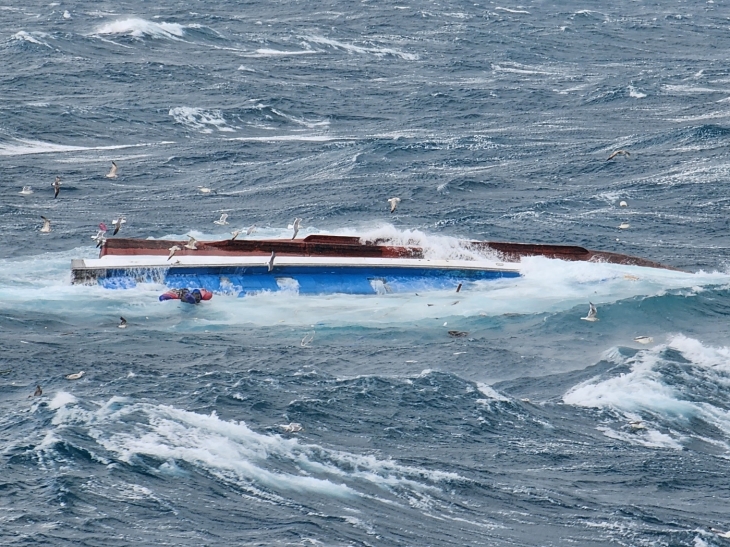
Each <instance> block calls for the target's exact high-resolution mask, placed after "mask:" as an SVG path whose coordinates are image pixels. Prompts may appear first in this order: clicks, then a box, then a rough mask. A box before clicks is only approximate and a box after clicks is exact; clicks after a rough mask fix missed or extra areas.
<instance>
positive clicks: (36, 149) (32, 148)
mask: <svg viewBox="0 0 730 547" xmlns="http://www.w3.org/2000/svg"><path fill="white" fill-rule="evenodd" d="M160 144H173V143H172V142H171V141H162V142H156V143H140V144H116V145H110V146H72V145H68V144H55V143H51V142H44V141H36V140H31V139H13V141H11V142H4V143H0V156H24V155H27V154H51V153H65V152H83V151H87V150H122V149H124V148H137V147H142V146H155V145H160Z"/></svg>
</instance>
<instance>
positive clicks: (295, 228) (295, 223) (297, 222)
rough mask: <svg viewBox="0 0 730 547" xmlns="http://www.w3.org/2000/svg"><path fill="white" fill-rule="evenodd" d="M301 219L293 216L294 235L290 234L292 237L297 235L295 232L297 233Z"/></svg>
mask: <svg viewBox="0 0 730 547" xmlns="http://www.w3.org/2000/svg"><path fill="white" fill-rule="evenodd" d="M301 222H302V219H301V218H295V219H294V224H292V228H294V235H293V236H291V238H292V239H294V238H295V237H297V234H298V233H299V225H300V224H301Z"/></svg>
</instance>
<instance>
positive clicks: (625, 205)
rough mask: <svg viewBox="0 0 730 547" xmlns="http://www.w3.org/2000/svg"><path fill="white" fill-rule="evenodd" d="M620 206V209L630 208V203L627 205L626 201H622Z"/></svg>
mask: <svg viewBox="0 0 730 547" xmlns="http://www.w3.org/2000/svg"><path fill="white" fill-rule="evenodd" d="M618 206H619V207H628V206H629V204H628V203H626V202H625V201H622V202H621V203H619V204H618Z"/></svg>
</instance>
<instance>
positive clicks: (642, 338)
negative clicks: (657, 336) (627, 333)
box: [634, 336, 654, 344]
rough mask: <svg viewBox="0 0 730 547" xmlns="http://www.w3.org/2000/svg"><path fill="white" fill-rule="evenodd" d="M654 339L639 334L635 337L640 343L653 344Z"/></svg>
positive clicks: (635, 340)
mask: <svg viewBox="0 0 730 547" xmlns="http://www.w3.org/2000/svg"><path fill="white" fill-rule="evenodd" d="M653 341H654V339H653V338H652V337H651V336H637V337H636V338H634V342H638V343H639V344H651V343H652V342H653Z"/></svg>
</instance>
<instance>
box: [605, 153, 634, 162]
mask: <svg viewBox="0 0 730 547" xmlns="http://www.w3.org/2000/svg"><path fill="white" fill-rule="evenodd" d="M630 155H631V154H629V153H628V152H627V151H626V150H616V151H615V152H614V153H613V154H611V155H610V156H608V158H607V159H606V161H608V160H612V159H613V158H615V157H616V156H626V157H627V158H628V157H629V156H630Z"/></svg>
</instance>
